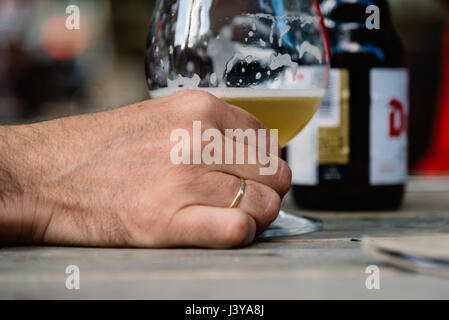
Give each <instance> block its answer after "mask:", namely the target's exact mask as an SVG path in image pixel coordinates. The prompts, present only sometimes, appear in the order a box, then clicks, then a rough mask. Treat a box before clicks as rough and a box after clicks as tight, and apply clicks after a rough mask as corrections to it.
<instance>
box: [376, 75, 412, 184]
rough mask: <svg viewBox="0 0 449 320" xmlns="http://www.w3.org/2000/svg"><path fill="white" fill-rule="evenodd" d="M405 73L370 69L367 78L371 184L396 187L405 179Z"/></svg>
mask: <svg viewBox="0 0 449 320" xmlns="http://www.w3.org/2000/svg"><path fill="white" fill-rule="evenodd" d="M407 88H408V72H407V70H406V69H391V68H390V69H373V70H371V76H370V92H371V109H370V184H371V185H373V186H382V185H398V184H403V183H405V181H406V179H407V171H408V166H407V148H408V135H407V119H408V111H409V101H408V90H407Z"/></svg>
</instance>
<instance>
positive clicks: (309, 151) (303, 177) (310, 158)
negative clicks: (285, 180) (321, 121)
mask: <svg viewBox="0 0 449 320" xmlns="http://www.w3.org/2000/svg"><path fill="white" fill-rule="evenodd" d="M317 120H318V119H317V115H315V116H314V117H313V119H312V120H311V121H310V123H309V124H308V125H307V126H306V127H305V128H304V129H303V130H302V131H301V132H300V133H299V134H298V135H297V136H296V137H295V138H294V139H293V140H292V141H290V143H289V144H288V153H287V158H288V159H287V161H288V163H289V165H290V167H291V169H292V183H293V184H294V185H304V186H316V185H318V182H319V181H318V125H317Z"/></svg>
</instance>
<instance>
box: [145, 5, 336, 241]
mask: <svg viewBox="0 0 449 320" xmlns="http://www.w3.org/2000/svg"><path fill="white" fill-rule="evenodd" d="M145 62H146V74H147V81H148V86H149V90H150V96H151V97H161V96H167V95H170V94H173V93H175V92H178V91H181V90H186V89H195V90H204V91H207V92H209V93H211V94H213V95H215V96H216V97H218V98H220V99H222V100H224V101H226V102H228V103H230V104H232V105H235V106H238V107H240V108H242V109H245V110H247V111H248V112H250V113H251V114H253V115H254V116H255V117H257V118H258V119H259V120H260V121H261V122H263V123H264V124H265V126H266V127H267V128H270V129H277V130H278V135H279V136H278V138H279V143H280V145H281V146H286V145H287V143H288V142H289V141H290V140H291V139H293V138H294V137H295V136H296V135H297V134H298V133H299V132H300V131H301V130H302V129H303V128H304V127H305V126H306V124H307V123H308V122H309V121H310V120H311V119H312V117H313V116H314V114H315V112H316V111H317V110H318V108H319V106H320V104H321V101H322V99H323V97H324V93H325V88H326V85H327V76H328V71H329V51H328V46H327V42H326V36H325V28H324V24H323V20H322V16H321V13H320V9H319V6H318V2H317V1H315V0H296V1H292V0H243V1H242V0H159V1H158V2H157V5H156V9H155V11H154V15H153V19H152V22H151V26H150V32H149V35H148V42H147V48H146V59H145ZM320 227H321V224H320V222H319V221H316V220H313V219H306V218H301V217H297V216H294V215H290V214H288V213H286V212H284V211H281V212H280V214H279V217H278V219H277V220H276V221H275V222H274V223H273V226H272V227H271V228H270V229H269V230H267V231H266V232H265V233H264V234H263V235H262V237H266V238H269V237H281V236H290V235H299V234H304V233H308V232H312V231H316V230H317V229H319V228H320Z"/></svg>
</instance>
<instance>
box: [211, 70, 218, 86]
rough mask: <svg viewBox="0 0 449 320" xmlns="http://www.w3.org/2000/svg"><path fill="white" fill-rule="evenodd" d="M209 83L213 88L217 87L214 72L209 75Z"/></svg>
mask: <svg viewBox="0 0 449 320" xmlns="http://www.w3.org/2000/svg"><path fill="white" fill-rule="evenodd" d="M210 83H211V85H213V86H216V85H217V74H216V73H215V72H214V73H212V74H211V75H210Z"/></svg>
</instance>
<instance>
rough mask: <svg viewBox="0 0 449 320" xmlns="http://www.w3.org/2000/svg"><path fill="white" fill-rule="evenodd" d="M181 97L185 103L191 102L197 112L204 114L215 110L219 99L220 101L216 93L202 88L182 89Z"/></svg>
mask: <svg viewBox="0 0 449 320" xmlns="http://www.w3.org/2000/svg"><path fill="white" fill-rule="evenodd" d="M180 98H181V99H182V100H183V102H184V103H189V104H190V105H191V106H192V107H193V108H194V109H195V112H199V113H200V114H202V115H204V114H210V113H211V112H213V110H214V109H215V106H216V105H217V101H219V100H218V98H216V97H215V96H214V95H212V94H210V93H208V92H205V91H200V90H185V91H182V93H181V96H180Z"/></svg>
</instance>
